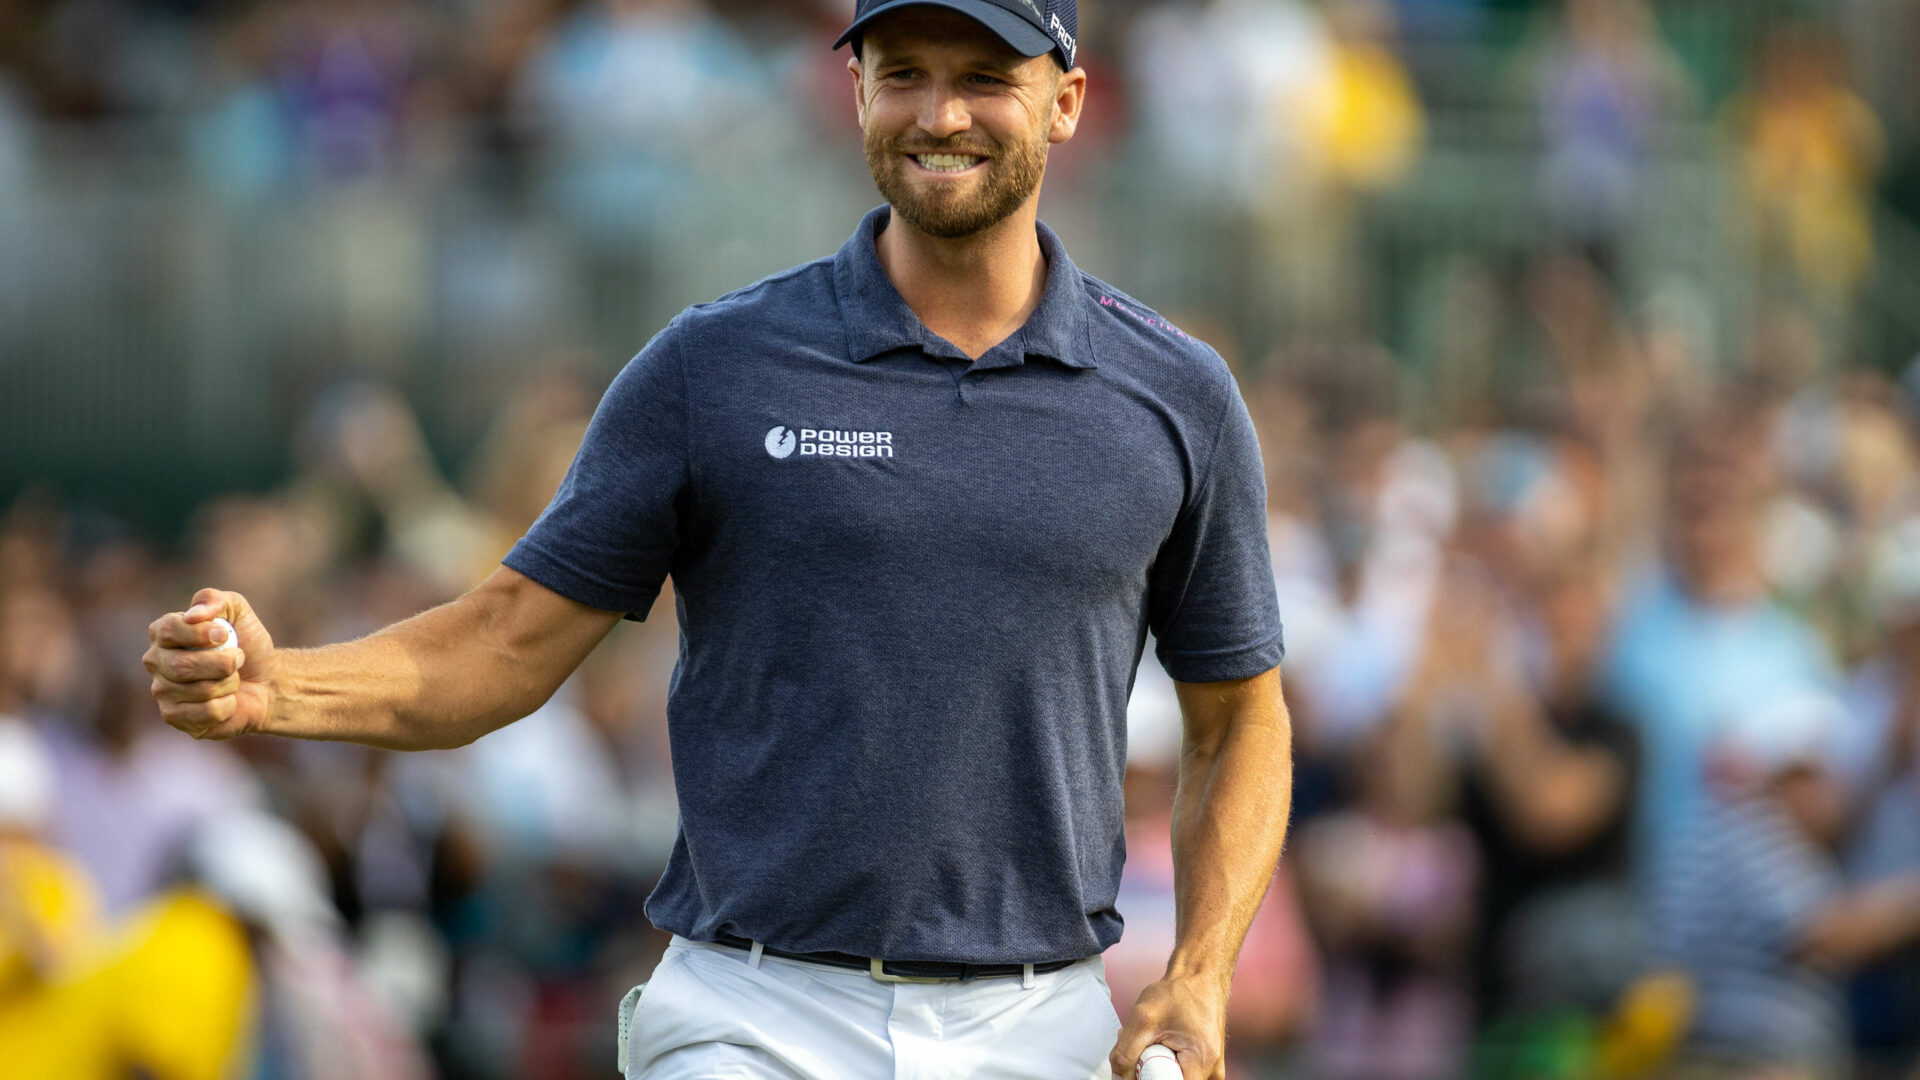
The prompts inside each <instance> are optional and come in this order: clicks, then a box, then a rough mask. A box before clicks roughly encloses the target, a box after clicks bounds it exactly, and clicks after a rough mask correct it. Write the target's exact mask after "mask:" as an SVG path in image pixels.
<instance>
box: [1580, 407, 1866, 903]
mask: <svg viewBox="0 0 1920 1080" xmlns="http://www.w3.org/2000/svg"><path fill="white" fill-rule="evenodd" d="M1765 447H1766V442H1765V436H1764V425H1763V424H1762V423H1761V421H1760V417H1758V416H1756V415H1754V414H1753V412H1752V411H1751V410H1735V409H1728V408H1722V409H1721V410H1719V411H1717V412H1714V413H1709V414H1708V415H1705V416H1702V417H1700V418H1699V419H1697V420H1696V421H1695V422H1694V423H1693V424H1692V425H1691V426H1690V427H1688V428H1686V429H1685V430H1684V431H1683V432H1682V434H1681V435H1680V436H1679V437H1678V438H1677V439H1676V440H1675V444H1674V446H1673V448H1672V450H1671V454H1670V458H1669V461H1670V466H1669V477H1668V490H1667V519H1666V523H1665V532H1666V551H1665V560H1664V562H1663V563H1662V564H1661V565H1660V566H1659V568H1658V569H1657V570H1655V571H1654V572H1652V573H1648V574H1646V575H1645V576H1644V577H1642V578H1641V580H1639V581H1638V582H1636V583H1635V584H1633V585H1631V586H1629V590H1628V592H1627V595H1626V599H1625V600H1624V602H1623V606H1622V609H1621V615H1620V618H1619V621H1618V622H1617V624H1616V627H1615V631H1614V634H1613V640H1612V645H1611V650H1610V656H1609V659H1608V661H1607V665H1606V668H1605V675H1604V679H1605V682H1604V685H1605V687H1606V689H1607V691H1608V692H1609V694H1610V695H1611V700H1612V701H1613V703H1614V704H1615V706H1616V707H1617V708H1619V709H1620V710H1621V711H1622V713H1623V715H1625V716H1627V717H1629V718H1630V719H1631V721H1632V722H1633V724H1634V725H1635V729H1636V732H1637V734H1638V736H1639V740H1640V745H1641V751H1642V753H1643V755H1644V758H1643V760H1644V768H1645V772H1644V774H1643V776H1644V783H1643V785H1642V787H1641V788H1640V795H1639V799H1638V803H1639V805H1638V807H1637V809H1636V812H1635V817H1636V822H1637V824H1636V836H1635V859H1636V861H1637V862H1638V863H1639V868H1640V870H1641V871H1642V872H1643V873H1644V872H1646V871H1647V870H1649V869H1653V868H1657V867H1658V866H1659V865H1660V862H1661V860H1662V859H1664V858H1665V857H1666V856H1667V855H1668V854H1669V849H1670V846H1671V844H1670V841H1671V840H1672V838H1673V836H1674V834H1675V833H1676V832H1679V831H1686V830H1689V829H1691V828H1693V825H1694V821H1693V819H1694V818H1695V817H1696V816H1697V815H1698V814H1699V813H1700V812H1701V810H1702V808H1703V805H1704V802H1703V787H1702V784H1703V780H1702V778H1703V775H1704V769H1703V766H1704V763H1705V760H1706V748H1707V746H1708V744H1709V743H1710V742H1711V741H1712V739H1713V738H1714V736H1715V734H1716V732H1717V731H1718V729H1719V728H1720V727H1721V726H1722V725H1724V724H1727V723H1729V722H1731V721H1733V720H1735V719H1737V718H1738V717H1740V716H1743V715H1746V714H1748V713H1751V712H1753V711H1755V710H1757V709H1759V708H1761V707H1763V706H1764V705H1766V704H1767V703H1769V702H1772V701H1776V700H1779V699H1781V698H1785V697H1790V696H1794V695H1796V694H1801V693H1806V692H1812V691H1817V690H1821V689H1823V688H1826V687H1829V686H1831V685H1832V683H1833V680H1834V675H1833V671H1832V668H1831V661H1830V659H1829V658H1828V656H1827V652H1826V648H1825V646H1824V645H1823V644H1822V643H1821V642H1820V640H1819V639H1818V638H1817V637H1816V636H1815V635H1814V633H1813V631H1812V630H1811V628H1809V627H1808V626H1807V625H1806V624H1805V623H1804V622H1802V621H1801V620H1800V619H1799V618H1797V617H1795V616H1794V615H1792V614H1791V613H1789V612H1788V611H1786V610H1785V609H1783V608H1781V607H1780V606H1779V605H1778V604H1776V603H1774V602H1773V600H1772V599H1771V598H1770V597H1769V595H1768V592H1767V583H1766V578H1765V575H1764V572H1763V569H1762V564H1761V560H1760V548H1759V535H1760V534H1759V521H1760V518H1759V512H1760V509H1761V507H1762V505H1763V504H1764V498H1765V494H1766V491H1767V488H1768V483H1769V481H1768V475H1767V460H1766V457H1765Z"/></svg>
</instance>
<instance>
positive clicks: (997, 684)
mask: <svg viewBox="0 0 1920 1080" xmlns="http://www.w3.org/2000/svg"><path fill="white" fill-rule="evenodd" d="M1046 7H1047V10H1046V12H1045V13H1044V15H1043V13H1042V11H1041V9H1040V8H1039V7H1037V6H1036V5H1035V4H1033V3H1028V2H1027V0H938V2H937V3H934V2H911V0H863V2H862V3H861V4H860V6H859V8H858V10H857V11H856V19H855V22H854V23H853V25H852V26H851V27H849V29H848V31H847V33H846V35H845V36H843V38H842V40H841V43H842V44H845V43H847V42H849V41H851V42H852V43H853V44H854V56H853V59H852V60H851V61H850V62H849V64H848V70H849V72H850V73H851V75H852V78H853V83H854V87H855V91H856V94H857V101H858V105H859V117H860V122H861V125H862V128H863V130H864V133H865V147H866V154H867V158H868V162H869V165H870V166H871V168H872V171H873V174H874V178H875V180H876V182H877V184H878V186H879V188H880V190H881V192H882V193H883V194H884V195H885V196H886V197H887V200H888V203H889V204H890V205H889V207H885V208H882V209H880V210H877V211H875V212H873V213H872V214H869V215H868V217H867V218H866V219H865V220H864V221H863V222H862V223H861V225H860V228H859V230H858V231H857V232H856V233H855V234H854V236H853V238H852V239H851V240H849V241H848V242H847V244H846V246H845V247H843V248H842V249H841V251H840V252H839V253H838V254H837V255H835V256H834V257H832V258H830V259H823V260H820V261H818V262H814V263H811V264H808V265H806V266H802V267H798V268H796V269H794V270H791V271H789V272H787V273H784V274H780V275H776V276H775V277H772V278H769V279H767V280H765V281H762V282H760V283H759V284H757V285H754V286H752V287H751V288H748V289H746V290H743V291H741V292H738V293H735V294H732V295H730V296H728V297H724V298H722V299H721V300H719V301H717V302H715V303H713V304H707V305H700V306H696V307H694V308H692V309H689V310H688V311H686V312H684V313H683V314H682V315H681V316H679V317H678V318H677V319H675V320H674V322H673V323H672V324H671V325H670V326H669V327H668V328H667V329H666V330H664V331H662V332H661V333H660V334H659V335H658V336H657V337H656V338H655V339H654V340H653V341H652V342H650V343H649V344H648V345H647V347H646V348H645V349H644V350H642V352H641V353H640V355H639V356H637V357H635V358H634V360H633V361H632V362H631V363H629V364H628V366H627V367H626V369H625V370H624V371H622V373H621V374H620V376H619V377H618V378H617V379H615V381H614V383H613V385H612V386H611V387H610V388H609V389H608V391H607V394H606V397H605V399H604V400H603V401H602V403H601V405H600V408H599V410H598V412H597V414H596V416H595V419H594V421H593V424H592V425H591V427H590V429H589V431H588V434H587V437H586V440H585V443H584V445H583V446H582V448H581V451H580V454H579V457H578V458H577V459H576V460H575V462H574V464H573V467H572V469H571V470H570V471H569V473H568V475H567V478H566V480H565V482H564V483H563V484H562V486H561V489H560V491H559V493H558V495H557V496H556V497H555V499H554V501H553V503H552V505H551V506H549V507H548V509H547V511H546V513H545V514H543V515H542V517H541V519H540V520H539V521H538V522H536V523H535V524H534V526H533V527H532V529H530V530H529V532H528V534H527V535H526V537H525V538H523V539H522V540H521V542H520V543H519V544H518V545H517V546H516V547H515V548H514V550H513V551H512V552H510V553H509V554H508V555H507V557H506V559H505V560H504V561H505V566H504V567H503V568H502V569H500V570H499V571H497V572H495V573H494V574H493V576H491V577H490V578H488V579H487V580H486V581H485V582H483V583H482V584H481V585H479V586H478V587H477V588H475V589H474V590H473V591H472V592H470V593H469V594H467V595H466V596H464V597H462V598H460V599H458V600H455V601H453V602H452V603H449V604H446V605H444V606H442V607H439V608H435V609H433V610H431V611H428V612H425V613H423V614H421V615H418V616H415V617H414V618H412V619H408V620H406V621H404V622H401V623H399V624H396V625H394V626H392V627H388V628H387V629H385V630H383V631H381V632H379V633H376V634H374V635H372V636H370V637H368V638H365V639H363V640H361V641H358V642H353V643H349V644H344V645H334V646H329V647H326V648H320V649H312V650H300V651H286V652H276V651H275V650H274V648H273V644H272V641H271V639H270V638H269V636H268V634H267V630H266V628H265V626H264V625H263V624H262V623H261V621H260V619H259V617H258V616H257V615H256V613H255V612H254V611H253V610H252V609H251V608H250V607H249V606H248V605H247V603H246V601H245V600H244V599H243V598H242V597H240V596H238V595H236V594H234V593H230V592H222V591H219V590H212V589H208V590H203V591H201V592H200V593H197V594H196V595H195V596H194V599H193V606H192V607H191V608H189V610H187V611H186V612H184V613H175V614H170V615H167V616H165V617H163V618H161V619H159V620H158V621H156V622H155V623H154V624H153V628H152V637H153V642H154V644H153V647H152V648H151V649H150V650H149V651H148V653H147V664H148V667H149V668H150V669H151V670H153V672H154V674H155V680H154V684H153V689H154V694H155V696H156V698H157V699H158V700H159V701H160V704H161V712H162V715H163V717H165V719H166V720H167V721H168V722H169V723H171V724H173V725H174V726H176V727H179V728H181V729H183V730H186V731H188V732H190V733H192V734H194V735H196V736H198V737H203V738H226V737H230V736H234V735H239V734H242V733H245V732H267V733H273V734H280V735H288V736H293V737H298V738H330V739H350V740H354V741H358V742H363V743H367V744H371V745H375V746H388V747H397V748H407V749H419V748H427V747H444V746H457V745H460V744H463V743H466V742H469V741H471V740H473V739H475V738H478V737H479V736H481V735H483V734H485V733H486V732H488V731H490V730H492V729H494V728H496V727H499V726H501V725H503V724H506V723H509V722H511V721H512V720H514V719H516V718H518V717H521V716H524V715H525V714H526V713H528V712H530V711H531V710H533V709H534V708H535V707H537V706H538V705H539V704H540V703H541V702H543V701H545V700H546V698H547V697H548V696H549V695H551V694H552V693H553V692H554V691H555V690H556V689H557V688H558V687H559V686H560V684H561V682H562V681H563V680H564V679H565V678H566V677H567V675H568V673H569V672H571V671H572V670H573V669H574V667H575V666H576V665H577V664H578V663H579V662H580V660H581V658H582V657H583V656H585V655H586V653H587V652H588V651H589V650H591V649H592V648H593V646H594V645H595V643H597V642H598V641H599V640H600V639H601V638H602V637H603V636H604V635H605V634H606V633H607V632H608V631H609V630H610V629H611V628H612V627H613V625H614V624H615V623H616V622H617V621H618V620H619V619H620V618H621V616H622V613H626V614H627V615H628V616H629V617H632V618H640V617H642V616H644V615H645V614H646V612H647V611H648V609H649V608H650V607H651V605H652V603H653V600H654V598H655V596H656V595H657V593H658V591H659V588H660V586H661V583H662V581H663V579H664V578H665V577H666V576H667V575H668V574H671V575H672V576H673V579H674V586H675V587H674V598H675V606H676V608H677V612H676V614H677V615H678V617H679V622H680V627H681V641H682V653H681V658H680V662H679V665H678V668H677V670H676V672H675V677H674V683H673V687H672V690H671V696H670V701H669V724H670V734H671V740H672V750H673V763H674V770H675V779H676V788H677V790H678V792H679V797H680V804H681V827H680V837H679V840H678V842H677V844H676V846H675V849H674V851H673V854H672V856H671V858H670V860H669V864H668V867H667V870H666V872H665V874H664V875H663V877H662V879H661V881H660V884H659V886H658V887H657V888H656V890H655V891H654V893H653V895H652V896H651V897H650V898H649V900H648V903H647V914H648V917H649V918H650V919H651V920H652V921H653V922H654V923H655V924H656V925H658V926H660V927H662V928H663V929H667V930H670V931H672V932H673V934H674V935H675V942H674V945H673V946H672V947H671V948H670V949H669V950H668V952H667V955H666V956H665V958H663V960H662V961H661V963H660V966H659V967H658V968H657V969H656V971H655V973H654V976H653V978H652V980H651V981H650V982H649V983H648V984H647V986H646V987H645V988H644V990H645V993H644V994H643V995H640V996H638V998H637V1001H635V1000H634V995H629V998H630V1010H629V1008H626V1007H623V1010H622V1022H623V1027H624V1026H626V1025H628V1024H629V1023H630V1025H631V1030H630V1031H628V1032H627V1033H626V1035H627V1038H626V1040H625V1041H624V1043H623V1045H625V1046H626V1048H627V1051H628V1052H627V1055H626V1057H627V1062H626V1065H627V1068H628V1070H629V1075H630V1076H645V1077H650V1078H651V1077H708V1076H715V1075H722V1074H724V1075H728V1076H768V1077H771V1076H781V1077H792V1076H796V1075H797V1076H807V1077H824V1076H858V1077H868V1076H873V1077H880V1076H885V1077H894V1076H915V1077H956V1078H958V1077H971V1076H982V1075H994V1076H1009V1077H1011V1076H1019V1077H1032V1078H1034V1080H1060V1078H1063V1077H1102V1076H1106V1075H1107V1074H1108V1068H1109V1060H1110V1061H1111V1067H1112V1069H1114V1070H1115V1071H1117V1072H1118V1073H1119V1074H1120V1075H1121V1076H1123V1077H1131V1076H1132V1075H1134V1070H1135V1063H1136V1061H1137V1059H1138V1057H1139V1055H1140V1053H1141V1052H1142V1051H1143V1050H1145V1049H1146V1047H1147V1046H1148V1045H1150V1044H1152V1043H1155V1042H1159V1043H1164V1044H1166V1045H1168V1046H1170V1047H1172V1048H1173V1049H1174V1050H1175V1051H1176V1052H1177V1053H1178V1055H1179V1057H1180V1059H1181V1067H1182V1069H1183V1070H1184V1073H1185V1075H1186V1076H1187V1077H1189V1078H1193V1080H1199V1078H1202V1077H1219V1076H1222V1075H1223V1067H1222V1065H1221V1060H1222V1049H1223V1047H1222V1044H1223V1040H1224V1032H1223V1027H1224V1022H1223V1016H1224V1008H1225V997H1226V987H1227V980H1228V977H1229V975H1230V974H1231V971H1232V967H1233V963H1234V959H1235V956H1236V954H1237V952H1238V949H1239V946H1240V942H1241V938H1242V936H1243V935H1244V933H1245V932H1246V929H1247V925H1248V922H1249V921H1250V920H1251V918H1252V916H1253V913H1254V911H1255V910H1256V908H1257V907H1258V905H1259V902H1260V899H1261V897H1262V895H1263V894H1264V892H1265V890H1266V887H1267V883H1268V881H1269V879H1270V878H1271V876H1272V873H1273V868H1274V864H1275V861H1276V859H1277V858H1278V855H1279V851H1280V846H1281V840H1282V837H1283V834H1284V831H1285V823H1286V816H1287V807H1288V796H1289V785H1290V759H1289V749H1288V748H1289V728H1288V722H1287V715H1286V711H1285V708H1284V706H1283V704H1282V701H1281V695H1280V684H1279V676H1278V667H1277V665H1278V663H1279V660H1280V655H1281V639H1280V623H1279V617H1278V613H1277V610H1276V604H1275V600H1274V591H1273V581H1272V573H1271V568H1270V565H1269V563H1268V560H1267V550H1266V538H1265V495H1264V484H1263V481H1262V477H1261V472H1260V457H1259V449H1258V446H1257V445H1256V443H1255V440H1254V435H1253V429H1252V425H1251V423H1250V421H1249V420H1248V417H1247V411H1246V408H1245V406H1244V405H1243V404H1242V403H1241V401H1240V397H1239V394H1238V391H1237V390H1236V389H1235V387H1234V383H1233V379H1232V377H1231V375H1230V374H1229V373H1228V372H1227V370H1226V368H1225V366H1224V365H1223V364H1222V363H1221V361H1220V359H1219V357H1218V356H1217V355H1215V354H1214V353H1213V351H1212V350H1211V349H1208V348H1207V347H1206V346H1204V345H1202V344H1200V343H1199V342H1196V341H1194V340H1193V339H1191V338H1189V337H1187V336H1186V335H1185V334H1183V333H1182V332H1180V331H1179V330H1177V329H1175V328H1173V327H1172V326H1170V325H1168V324H1167V323H1166V322H1164V321H1162V320H1161V319H1160V318H1159V317H1158V316H1156V315H1154V314H1153V313H1152V312H1151V311H1149V310H1147V309H1146V308H1145V307H1143V306H1141V305H1140V304H1138V303H1137V302H1135V301H1133V300H1131V299H1129V298H1127V297H1125V296H1123V295H1121V294H1120V293H1118V292H1116V291H1114V290H1112V289H1110V288H1108V287H1107V286H1105V285H1103V284H1101V283H1099V282H1098V281H1095V280H1094V279H1092V278H1089V277H1087V276H1085V275H1083V274H1081V273H1080V272H1079V271H1078V270H1076V269H1075V268H1074V266H1073V264H1072V262H1071V261H1069V260H1068V258H1067V256H1066V252H1065V251H1064V250H1063V249H1062V248H1061V246H1060V243H1059V241H1058V239H1057V238H1055V237H1054V235H1053V234H1052V233H1051V232H1050V231H1048V230H1046V229H1045V228H1044V227H1042V226H1040V225H1038V223H1037V219H1036V207H1037V202H1038V198H1039V187H1040V180H1041V177H1042V175H1043V174H1044V172H1045V166H1046V156H1047V150H1048V147H1049V145H1050V144H1053V143H1062V142H1065V141H1067V140H1068V139H1070V138H1071V137H1072V136H1073V133H1074V128H1075V125H1076V123H1077V121H1078V119H1079V116H1080V108H1081V103H1082V100H1083V97H1084V92H1085V87H1086V75H1085V73H1084V72H1083V71H1081V70H1080V69H1078V68H1077V67H1075V66H1074V64H1073V51H1074V42H1073V37H1072V35H1073V32H1074V28H1075V23H1074V7H1073V4H1072V2H1071V0H1047V3H1046ZM216 616H225V617H226V618H228V619H230V620H231V621H232V622H233V624H234V626H235V627H236V630H237V633H238V638H239V645H240V650H239V653H240V666H239V667H238V669H237V671H236V669H235V663H236V658H235V656H234V652H233V651H232V650H217V651H196V650H201V649H206V648H207V647H208V646H210V645H214V644H216V643H217V642H216V640H215V632H214V624H213V623H212V622H211V620H212V619H214V618H215V617H216ZM1149 628H1151V629H1152V630H1153V632H1154V633H1155V635H1156V636H1157V639H1158V646H1157V650H1158V653H1159V657H1160V660H1161V662H1162V663H1163V665H1165V666H1166V668H1167V669H1168V672H1169V673H1170V674H1171V675H1173V676H1174V678H1175V679H1176V680H1180V683H1179V685H1178V687H1177V689H1178V693H1179V698H1180V702H1181V707H1182V711H1183V721H1184V725H1185V738H1184V746H1183V751H1182V758H1181V776H1180V790H1179V796H1178V806H1177V810H1176V826H1175V844H1176V845H1177V848H1178V852H1177V859H1178V878H1179V881H1178V885H1177V893H1178V904H1179V915H1178V923H1179V926H1178V932H1177V940H1176V945H1175V949H1174V952H1173V955H1172V957H1171V959H1170V961H1169V964H1168V967H1167V971H1166V975H1165V977H1164V978H1162V979H1161V980H1159V981H1158V982H1156V983H1154V984H1153V985H1151V986H1149V987H1148V988H1147V989H1146V990H1145V991H1144V992H1143V993H1142V994H1141V996H1140V998H1139V1001H1138V1003H1137V1004H1136V1005H1135V1007H1134V1009H1133V1011H1132V1013H1131V1015H1130V1016H1129V1018H1128V1020H1127V1023H1126V1025H1125V1026H1124V1028H1120V1025H1119V1024H1118V1021H1117V1018H1116V1017H1115V1016H1114V1013H1113V1010H1112V1008H1111V1007H1110V1006H1107V1005H1103V1004H1102V1002H1104V1001H1105V1000H1106V996H1105V986H1104V981H1103V980H1102V978H1101V975H1100V964H1099V959H1098V954H1099V953H1100V952H1101V951H1102V950H1103V949H1105V948H1106V947H1107V946H1108V945H1111V944H1113V942H1114V941H1116V940H1117V939H1118V938H1119V934H1120V916H1119V914H1118V913H1117V912H1116V911H1115V910H1114V908H1113V899H1114V896H1115V893H1116V891H1117V888H1118V880H1119V871H1120V864H1121V861H1122V857H1123V851H1124V844H1123V841H1122V833H1121V824H1122V822H1121V797H1120V785H1121V775H1122V770H1123V767H1124V762H1125V737H1124V720H1125V707H1126V701H1127V694H1128V689H1129V686H1130V683H1131V679H1132V673H1133V669H1134V666H1135V664H1136V663H1137V661H1138V659H1139V657H1140V653H1141V650H1142V648H1143V643H1144V640H1145V636H1146V633H1147V631H1148V629H1149ZM902 980H907V981H902ZM924 980H934V981H924ZM1116 1028H1120V1029H1119V1030H1118V1031H1116Z"/></svg>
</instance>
